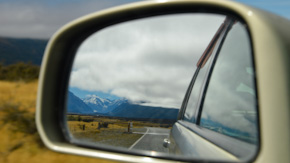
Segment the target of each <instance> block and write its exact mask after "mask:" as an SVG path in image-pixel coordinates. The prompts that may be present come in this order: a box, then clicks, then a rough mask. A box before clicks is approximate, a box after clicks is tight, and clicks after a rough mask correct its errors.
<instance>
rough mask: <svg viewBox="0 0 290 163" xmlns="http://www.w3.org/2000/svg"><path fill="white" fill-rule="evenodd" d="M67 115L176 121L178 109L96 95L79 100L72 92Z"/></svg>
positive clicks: (69, 95)
mask: <svg viewBox="0 0 290 163" xmlns="http://www.w3.org/2000/svg"><path fill="white" fill-rule="evenodd" d="M67 106H68V109H67V113H68V114H86V115H88V114H89V115H96V116H109V117H119V118H133V119H134V118H137V119H169V120H176V119H177V115H178V111H179V110H178V109H176V108H164V107H153V106H144V105H142V103H140V104H135V103H134V104H133V103H131V102H130V101H129V100H127V99H124V98H123V99H117V100H110V99H106V98H101V97H99V96H97V95H88V96H86V97H85V98H84V99H80V98H79V97H77V96H75V95H74V94H73V93H72V92H69V94H68V104H67Z"/></svg>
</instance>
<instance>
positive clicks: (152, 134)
mask: <svg viewBox="0 0 290 163" xmlns="http://www.w3.org/2000/svg"><path fill="white" fill-rule="evenodd" d="M147 130H148V129H147ZM133 134H148V135H166V136H168V135H169V134H166V133H147V132H146V133H145V132H133Z"/></svg>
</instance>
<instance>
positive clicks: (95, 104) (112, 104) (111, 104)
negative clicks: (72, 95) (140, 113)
mask: <svg viewBox="0 0 290 163" xmlns="http://www.w3.org/2000/svg"><path fill="white" fill-rule="evenodd" d="M82 101H83V102H84V103H85V104H87V105H88V106H90V107H91V108H92V109H93V110H94V112H99V113H108V112H110V111H112V110H113V109H115V108H116V107H118V106H119V105H121V104H123V103H126V102H127V100H126V99H117V100H109V99H106V98H101V97H98V96H97V95H87V96H86V97H85V98H83V99H82Z"/></svg>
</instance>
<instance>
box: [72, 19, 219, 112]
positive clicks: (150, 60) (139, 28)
mask: <svg viewBox="0 0 290 163" xmlns="http://www.w3.org/2000/svg"><path fill="white" fill-rule="evenodd" d="M223 20H224V16H221V15H208V14H180V15H170V16H159V17H155V18H147V19H142V20H137V21H131V22H127V23H122V24H118V25H115V26H112V27H109V28H106V29H103V30H101V31H99V32H97V33H95V34H94V35H92V36H91V37H89V38H88V39H87V40H86V41H85V42H84V43H83V44H82V45H81V47H80V48H79V50H78V52H77V56H76V59H75V62H74V65H73V71H72V74H71V80H70V86H73V87H77V88H80V89H83V90H88V91H103V92H111V93H112V94H114V95H117V96H120V97H125V98H128V99H130V100H132V101H146V102H148V104H152V105H159V106H160V105H161V106H167V107H176V108H179V107H180V105H181V102H182V99H183V97H184V94H185V91H186V89H187V87H188V84H189V82H190V79H191V77H192V75H193V73H194V70H195V68H196V63H197V61H198V59H199V57H200V55H201V54H202V53H203V51H204V49H205V48H206V46H207V45H208V43H209V42H210V40H211V38H212V37H213V35H214V34H215V32H216V31H217V29H218V28H219V26H220V24H221V23H222V22H223Z"/></svg>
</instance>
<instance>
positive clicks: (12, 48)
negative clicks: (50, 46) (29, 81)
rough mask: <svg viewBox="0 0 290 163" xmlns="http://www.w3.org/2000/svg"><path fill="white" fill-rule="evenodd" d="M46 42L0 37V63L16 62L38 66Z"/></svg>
mask: <svg viewBox="0 0 290 163" xmlns="http://www.w3.org/2000/svg"><path fill="white" fill-rule="evenodd" d="M47 42H48V41H47V40H38V39H19V38H17V39H16V38H6V37H0V63H2V64H4V65H10V64H14V63H17V62H24V63H31V64H34V65H38V66H40V64H41V61H42V57H43V54H44V49H45V47H46V44H47Z"/></svg>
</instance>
